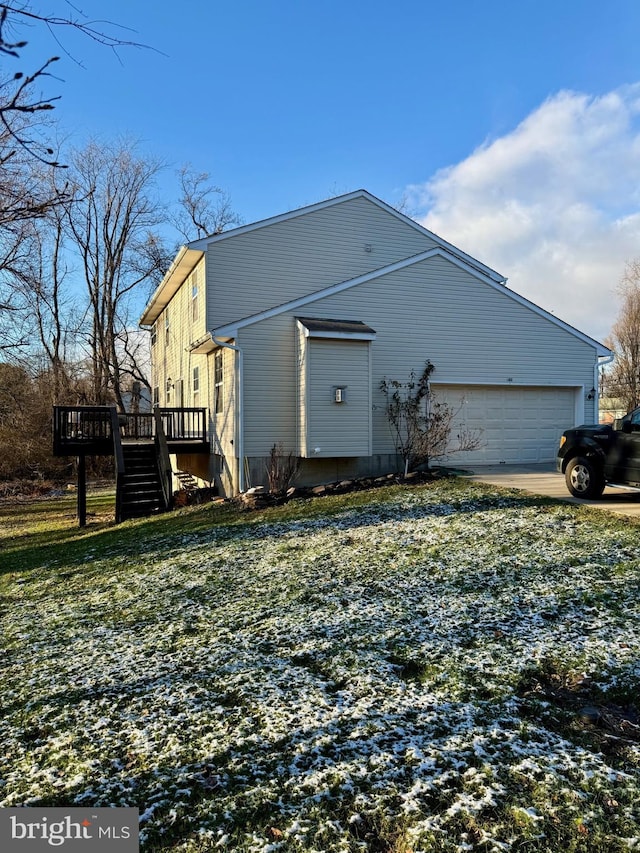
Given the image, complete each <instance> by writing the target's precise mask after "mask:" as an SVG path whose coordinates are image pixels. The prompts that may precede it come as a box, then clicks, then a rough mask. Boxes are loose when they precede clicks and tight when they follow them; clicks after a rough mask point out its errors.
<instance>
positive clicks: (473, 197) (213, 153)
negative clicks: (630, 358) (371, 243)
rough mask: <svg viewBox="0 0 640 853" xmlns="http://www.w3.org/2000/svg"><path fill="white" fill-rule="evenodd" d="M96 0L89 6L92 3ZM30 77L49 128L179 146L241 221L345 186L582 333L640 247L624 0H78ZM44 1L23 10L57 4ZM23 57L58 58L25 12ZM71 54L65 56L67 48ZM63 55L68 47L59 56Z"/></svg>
mask: <svg viewBox="0 0 640 853" xmlns="http://www.w3.org/2000/svg"><path fill="white" fill-rule="evenodd" d="M105 7H107V8H108V13H107V14H105ZM78 8H80V9H81V10H82V12H84V13H85V14H86V16H87V18H88V19H89V20H99V19H104V18H105V17H108V19H109V20H110V21H113V22H116V23H118V24H121V25H123V26H124V27H127V28H129V29H130V31H129V30H123V31H122V35H123V37H125V38H126V37H131V38H133V39H135V40H137V41H140V42H143V43H145V44H147V45H150V46H151V47H152V48H154V49H153V50H143V49H129V48H123V49H121V50H120V51H119V58H118V57H116V56H114V55H113V53H112V52H111V51H109V50H108V49H105V48H103V47H100V46H98V45H95V44H93V43H91V42H89V41H87V40H86V39H81V38H78V37H76V36H75V35H74V34H73V33H72V32H69V33H60V32H58V35H59V38H60V40H61V42H62V46H63V47H64V49H65V50H66V51H67V54H70V56H69V55H67V54H65V53H64V52H63V53H62V60H61V61H60V62H59V63H58V65H57V68H56V73H57V75H58V77H59V78H60V79H58V80H55V79H54V80H50V81H48V85H47V89H46V91H47V93H48V94H60V95H61V96H62V97H61V100H60V101H59V104H58V107H57V109H56V114H57V119H58V121H59V122H60V127H61V133H62V134H63V135H65V136H66V137H68V138H69V140H70V141H71V142H73V143H75V144H77V145H82V144H83V142H84V141H86V140H87V138H89V137H95V138H98V139H100V138H102V139H105V140H106V139H113V138H114V137H116V136H118V135H126V136H130V137H133V138H135V139H138V140H140V145H141V150H143V151H144V152H147V153H149V154H150V155H152V156H154V157H157V158H160V159H162V160H163V161H165V162H166V163H167V166H168V169H167V172H166V176H165V178H164V180H163V182H162V185H161V187H160V190H161V192H162V194H163V195H164V196H165V197H166V198H167V200H168V201H169V200H171V197H172V195H175V194H176V193H177V184H176V180H175V175H174V170H175V169H177V168H178V167H179V166H180V165H182V164H183V163H187V162H189V163H191V164H192V165H193V166H194V168H195V169H197V170H198V171H207V172H209V173H210V175H211V178H212V180H213V181H214V182H215V183H217V184H218V185H220V186H221V187H223V188H224V189H225V190H227V191H228V192H229V194H230V195H231V198H232V202H233V206H234V208H235V209H236V210H237V212H238V213H239V214H240V216H241V217H242V218H243V220H244V221H245V222H252V221H255V220H258V219H261V218H265V217H268V216H271V215H274V214H277V213H281V212H283V211H285V210H290V209H292V208H296V207H300V206H302V205H305V204H310V203H313V202H316V201H318V200H320V199H323V198H326V197H328V196H331V195H336V194H339V193H342V192H348V191H350V190H353V189H357V188H361V187H363V188H365V189H368V190H369V191H370V192H372V193H374V194H375V195H377V196H379V197H380V198H382V199H384V200H385V201H388V202H389V203H391V204H398V203H400V202H401V201H402V200H403V199H405V203H406V204H407V210H408V211H409V212H410V213H411V215H413V216H414V217H415V218H416V219H418V220H419V221H420V222H422V223H423V224H425V225H426V226H427V227H429V228H431V229H432V230H435V231H436V232H437V233H439V234H441V236H442V237H444V238H445V239H447V240H449V241H450V242H452V243H454V244H456V245H458V246H460V248H462V249H464V250H465V251H467V252H469V253H470V254H472V255H475V256H476V257H478V258H479V259H480V260H482V261H484V262H485V263H487V264H489V265H491V266H493V267H494V268H495V269H497V270H498V271H499V272H501V273H502V274H504V275H506V276H507V277H508V279H509V286H510V287H512V288H513V289H514V290H516V291H518V292H520V293H522V294H523V295H525V296H527V297H529V298H530V299H533V300H534V301H535V302H537V303H538V304H540V305H541V306H542V307H544V308H546V309H547V310H550V311H553V312H554V313H556V314H557V315H558V316H560V317H561V318H562V319H564V320H566V321H568V322H570V323H573V324H574V325H577V326H578V327H579V328H581V329H582V330H583V331H585V332H587V333H588V334H591V335H593V336H595V337H597V338H600V339H602V338H603V337H604V336H605V335H606V334H607V333H608V331H609V328H610V326H611V323H612V322H613V319H614V318H615V315H616V313H617V309H618V302H617V299H616V286H617V284H618V282H619V280H620V278H621V276H622V274H623V272H624V266H625V261H626V260H630V259H631V258H633V257H636V256H638V255H640V52H639V51H638V44H640V3H638V2H637V0H610V2H609V3H607V4H605V3H603V2H602V0H599V2H593V0H582V2H578V0H554V2H550V0H536V2H532V1H531V0H517V2H515V0H510V1H508V0H484V2H474V0H450V2H448V3H447V4H444V3H440V2H439V3H435V2H431V0H397V2H395V3H389V2H385V3H382V2H378V0H368V2H365V0H342V2H336V0H326V2H324V3H321V4H319V3H310V2H302V0H300V1H299V2H293V0H278V2H270V0H262V2H257V1H256V0H250V2H249V1H248V0H235V2H232V3H229V2H225V3H222V2H218V0H208V2H206V0H202V2H196V0H182V2H181V3H179V4H176V3H173V2H172V3H169V2H166V0H110V2H109V3H108V4H105V3H104V2H103V0H82V2H81V3H80V4H79V5H78ZM64 10H65V4H64V3H63V0H40V2H39V3H38V11H40V12H42V13H47V12H49V11H52V12H54V13H57V14H62V13H63V11H64ZM26 37H27V38H28V39H29V42H30V44H29V47H28V49H27V51H26V52H25V56H24V60H25V61H24V62H22V63H21V64H22V66H25V67H26V65H27V62H36V61H39V60H40V58H42V57H43V56H48V55H50V54H52V53H60V52H61V48H60V46H59V45H57V44H56V43H55V41H54V40H53V38H52V37H51V36H50V35H49V34H48V33H46V32H45V31H44V30H43V29H42V28H35V27H34V28H32V29H31V31H29V32H28V33H26ZM74 60H76V61H74ZM78 63H81V65H80V64H78Z"/></svg>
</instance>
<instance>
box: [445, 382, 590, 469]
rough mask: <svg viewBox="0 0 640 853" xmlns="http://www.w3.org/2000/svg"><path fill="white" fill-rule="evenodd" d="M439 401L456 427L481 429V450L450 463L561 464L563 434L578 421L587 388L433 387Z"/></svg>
mask: <svg viewBox="0 0 640 853" xmlns="http://www.w3.org/2000/svg"><path fill="white" fill-rule="evenodd" d="M432 392H433V395H434V399H435V400H437V401H444V402H446V403H447V404H448V405H449V406H450V407H451V408H452V409H453V410H454V411H455V412H456V417H455V420H454V431H453V432H454V435H455V429H456V427H458V428H459V427H466V428H467V429H471V430H481V431H482V437H481V442H482V446H481V448H480V449H479V450H475V451H470V452H468V453H458V454H453V455H451V456H450V457H448V459H447V461H448V462H456V463H458V464H465V465H499V464H512V463H536V462H551V461H553V460H555V457H556V452H557V449H558V440H559V438H560V435H561V434H562V432H563V431H564V430H565V429H567V427H569V426H573V425H574V424H575V422H576V400H577V399H580V397H579V395H581V394H582V388H575V387H573V388H558V387H540V386H516V385H438V384H436V383H433V384H432Z"/></svg>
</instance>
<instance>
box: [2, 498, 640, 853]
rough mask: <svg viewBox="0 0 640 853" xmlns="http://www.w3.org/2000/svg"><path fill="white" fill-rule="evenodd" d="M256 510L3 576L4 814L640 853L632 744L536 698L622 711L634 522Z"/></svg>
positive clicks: (166, 833) (155, 833)
mask: <svg viewBox="0 0 640 853" xmlns="http://www.w3.org/2000/svg"><path fill="white" fill-rule="evenodd" d="M318 503H321V502H317V504H318ZM328 505H329V504H328ZM272 517H275V518H277V514H275V516H274V515H273V514H272V515H270V514H269V513H266V514H265V515H264V516H263V517H262V518H261V519H260V520H258V521H255V520H254V519H253V518H252V517H248V518H247V519H246V520H243V522H242V523H236V524H233V525H227V526H223V527H216V526H213V525H212V526H211V528H210V529H209V530H207V531H202V530H198V531H197V532H194V533H193V534H189V533H188V532H184V531H181V532H180V533H177V534H175V535H173V536H172V534H171V523H170V521H167V523H166V524H167V534H166V536H163V537H162V538H161V539H156V540H150V541H149V543H148V550H146V551H145V547H144V543H142V542H141V543H140V548H139V550H137V551H134V552H132V553H131V554H130V555H123V554H117V553H114V554H113V556H111V557H107V558H102V559H98V560H94V561H92V562H91V561H90V558H89V556H88V555H87V562H86V563H80V564H73V565H72V564H70V565H64V566H63V565H58V566H56V567H55V568H51V569H49V570H47V571H42V572H37V571H33V572H24V573H14V574H13V575H8V576H5V578H4V579H3V586H2V591H3V611H4V616H3V621H4V631H3V641H2V642H3V658H2V659H3V691H2V718H1V720H0V742H1V743H2V745H3V755H2V757H1V758H0V806H15V805H39V804H51V805H70V804H91V805H94V806H104V805H123V806H124V805H126V806H137V807H138V808H139V809H140V814H141V816H142V817H141V841H142V849H143V850H160V849H166V850H169V849H171V850H211V849H228V850H247V851H268V850H301V851H350V850H389V851H396V853H402V851H409V850H413V851H421V850H424V851H430V850H465V849H484V850H496V851H498V850H520V849H525V848H524V847H523V845H526V849H528V850H536V849H537V850H557V849H563V848H565V847H566V848H567V849H575V850H582V849H584V850H590V849H593V850H595V849H602V850H605V849H606V850H608V851H615V850H628V849H640V829H639V828H638V819H639V817H640V812H639V809H638V802H639V800H640V787H639V784H638V782H639V779H638V773H639V767H640V749H639V748H638V746H639V745H638V740H637V739H634V738H633V737H623V736H618V737H617V739H616V738H613V740H611V742H609V740H607V738H599V739H597V740H594V739H593V737H591V735H594V734H597V732H595V727H594V726H592V727H591V728H590V727H589V726H586V725H584V724H579V723H580V719H579V710H580V702H579V701H578V702H577V704H575V706H574V705H571V703H570V702H568V701H567V702H565V703H564V705H562V703H560V704H558V703H554V700H553V694H552V693H550V692H549V691H547V692H545V691H544V686H545V685H548V684H550V683H551V681H553V679H555V682H554V683H560V681H561V682H562V684H563V685H564V687H563V689H564V690H565V694H562V695H564V696H565V698H566V697H567V696H569V695H570V694H569V693H568V692H567V691H569V690H570V688H571V685H574V686H575V685H576V684H577V685H578V686H579V689H583V686H584V685H585V684H588V685H589V691H590V692H589V698H590V701H592V702H593V701H598V702H600V704H601V706H603V707H604V706H605V705H606V704H607V703H609V704H611V702H614V704H615V708H619V707H622V706H625V707H626V706H627V705H629V704H633V701H634V697H636V696H637V690H638V683H639V681H640V679H639V676H640V663H639V661H640V655H639V652H640V637H639V636H638V631H637V625H638V616H639V609H640V605H639V597H638V586H639V579H640V543H639V542H638V528H637V527H635V526H633V525H627V526H625V525H624V524H623V523H621V522H619V521H613V520H611V519H602V518H600V517H599V516H598V515H596V514H593V515H591V516H587V515H585V514H584V513H580V512H579V511H578V510H576V509H575V508H573V507H570V506H555V505H554V506H538V505H536V504H535V502H534V501H532V500H527V499H523V498H522V497H510V496H505V495H504V494H502V495H500V494H499V493H498V492H496V491H495V490H490V489H486V488H484V489H483V488H480V487H478V486H476V485H474V484H466V483H464V484H460V483H449V482H441V483H437V484H434V485H431V486H429V487H427V488H416V489H413V490H412V489H396V490H395V491H393V490H392V491H391V492H390V493H389V494H388V495H386V496H385V497H384V498H382V497H381V496H379V495H378V496H377V495H376V493H375V492H374V493H372V495H371V503H370V504H369V505H365V506H357V507H349V506H348V505H346V506H345V508H343V509H342V510H341V511H340V512H338V513H337V514H331V515H329V514H328V515H326V516H322V515H316V516H315V517H313V518H311V517H310V518H307V519H304V518H303V519H298V520H289V521H277V520H275V521H270V520H269V519H270V518H272ZM563 679H564V680H563ZM558 695H560V693H558ZM576 695H578V698H579V690H578V694H576ZM612 697H613V698H612ZM607 707H608V705H607ZM628 726H633V721H631V722H628ZM591 729H594V731H591ZM629 731H630V730H629ZM627 733H628V732H627ZM631 733H632V734H633V732H631ZM612 737H613V736H612ZM608 745H609V746H611V748H610V749H609V748H608ZM603 747H607V748H603Z"/></svg>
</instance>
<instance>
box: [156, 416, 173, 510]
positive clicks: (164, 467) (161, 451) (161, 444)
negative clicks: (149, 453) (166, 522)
mask: <svg viewBox="0 0 640 853" xmlns="http://www.w3.org/2000/svg"><path fill="white" fill-rule="evenodd" d="M153 417H154V420H155V426H156V428H155V436H154V443H155V446H156V457H157V459H158V473H159V474H160V485H161V486H162V497H163V500H164V508H165V510H167V509H171V505H172V503H173V490H172V488H171V478H172V473H173V472H172V470H171V459H170V457H169V445H168V444H167V436H166V435H165V431H164V426H163V424H162V414H161V412H160V409H159V408H158V407H157V406H156V407H155V408H154V410H153Z"/></svg>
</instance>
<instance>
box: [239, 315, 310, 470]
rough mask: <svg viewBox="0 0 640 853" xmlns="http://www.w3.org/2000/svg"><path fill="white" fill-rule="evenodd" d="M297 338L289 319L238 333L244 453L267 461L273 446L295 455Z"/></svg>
mask: <svg viewBox="0 0 640 853" xmlns="http://www.w3.org/2000/svg"><path fill="white" fill-rule="evenodd" d="M296 340H297V334H296V322H295V319H294V317H293V316H292V315H288V314H285V315H280V316H278V317H274V318H273V319H271V320H269V322H266V323H257V324H255V325H254V326H249V327H247V328H244V329H242V330H241V331H240V333H239V335H238V343H239V344H240V346H241V347H242V349H243V352H244V448H245V455H247V456H267V455H268V453H269V450H270V449H271V447H272V446H273V445H274V444H277V443H282V445H283V448H284V450H285V452H287V453H288V452H290V451H293V452H296V453H297V452H298V447H297V444H298V442H297V421H298V379H297V343H296Z"/></svg>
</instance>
